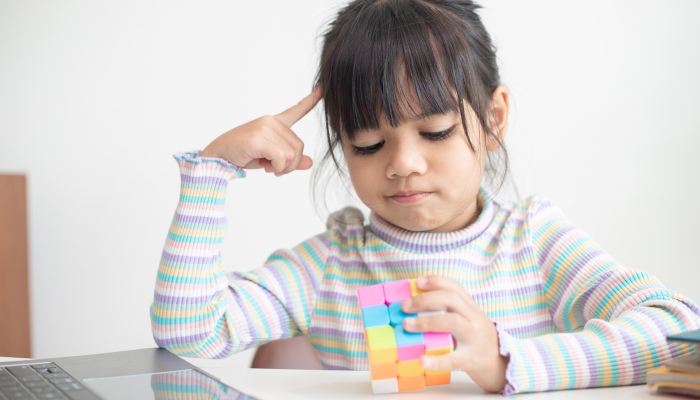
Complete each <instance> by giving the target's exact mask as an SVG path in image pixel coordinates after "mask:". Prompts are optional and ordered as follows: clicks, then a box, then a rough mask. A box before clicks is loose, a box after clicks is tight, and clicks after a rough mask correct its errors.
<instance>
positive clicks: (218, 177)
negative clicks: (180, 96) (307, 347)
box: [151, 89, 328, 358]
mask: <svg viewBox="0 0 700 400" xmlns="http://www.w3.org/2000/svg"><path fill="white" fill-rule="evenodd" d="M320 93H321V92H320V89H316V90H314V92H312V93H311V94H310V95H308V96H306V97H305V98H304V99H302V100H301V101H300V102H299V103H298V104H296V105H294V106H292V107H290V108H289V109H287V110H285V111H284V112H282V113H280V114H277V115H275V116H265V117H261V118H258V119H256V120H253V121H250V122H248V123H246V124H243V125H241V126H238V127H236V128H234V129H232V130H230V131H228V132H226V133H224V134H223V135H221V136H219V137H218V138H217V139H215V140H214V141H213V142H212V143H210V144H209V146H207V148H206V149H204V151H203V152H202V154H199V153H198V152H193V153H182V154H177V155H176V156H175V159H176V160H177V162H178V164H179V165H180V174H181V178H182V179H181V181H182V184H181V189H180V201H179V203H178V206H177V210H176V212H175V217H174V218H173V221H172V224H171V226H170V231H169V232H168V237H167V240H166V243H165V248H164V249H163V255H162V258H161V262H160V266H159V268H158V279H157V281H156V290H155V296H154V299H153V305H152V306H151V321H152V327H153V336H154V338H155V340H156V343H157V344H158V345H159V346H161V347H165V348H167V349H169V350H171V351H173V352H174V353H176V354H181V355H188V356H198V357H209V358H219V357H226V356H228V355H230V354H232V353H235V352H237V351H240V350H244V349H246V348H249V347H252V346H257V345H259V344H262V343H264V342H267V341H270V340H276V339H283V338H289V337H292V336H295V335H297V334H304V333H306V332H307V330H308V327H309V324H310V318H311V310H312V309H313V302H314V300H315V293H316V288H317V287H318V283H319V280H320V277H321V276H322V274H323V269H324V267H325V262H326V254H327V248H328V240H327V239H326V236H325V234H322V235H318V236H316V237H313V238H311V239H309V240H307V241H305V242H303V243H302V244H300V245H298V246H297V247H295V248H293V249H290V250H281V251H277V252H275V253H273V254H272V256H270V258H269V259H268V260H267V261H266V262H265V264H264V265H263V266H262V267H260V268H258V269H255V270H254V271H251V272H249V273H231V274H226V270H225V269H224V264H223V261H222V259H221V251H220V247H221V243H222V241H223V239H224V234H225V233H226V227H227V221H226V215H225V212H224V206H225V199H226V189H227V186H228V182H229V181H230V180H233V179H237V178H242V177H244V176H245V173H244V171H243V168H264V169H265V171H267V172H272V173H275V174H276V175H278V176H279V175H284V174H287V173H290V172H292V171H295V170H303V169H308V168H310V167H311V164H312V161H311V158H309V157H308V156H305V155H304V154H303V150H304V144H303V142H302V141H301V140H300V139H299V137H297V135H296V134H295V133H294V132H293V131H292V130H291V126H292V125H293V124H294V123H295V122H297V121H298V120H299V119H301V118H302V117H303V116H304V115H306V114H307V113H308V112H309V111H311V110H312V109H313V108H314V106H315V105H316V104H317V103H318V101H319V100H320Z"/></svg>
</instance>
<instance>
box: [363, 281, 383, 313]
mask: <svg viewBox="0 0 700 400" xmlns="http://www.w3.org/2000/svg"><path fill="white" fill-rule="evenodd" d="M357 298H358V299H359V300H360V307H361V308H364V307H371V306H376V305H378V304H384V288H383V287H382V284H381V283H380V284H379V285H372V286H364V287H361V288H359V289H357Z"/></svg>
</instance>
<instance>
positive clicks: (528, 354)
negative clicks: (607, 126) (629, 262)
mask: <svg viewBox="0 0 700 400" xmlns="http://www.w3.org/2000/svg"><path fill="white" fill-rule="evenodd" d="M530 210H531V211H530V215H529V217H528V220H529V222H528V224H529V230H530V236H531V240H532V244H533V249H534V252H535V255H536V257H537V258H538V261H539V265H540V269H541V273H542V280H543V283H544V292H545V297H546V299H547V302H548V303H549V309H550V312H551V313H552V317H553V320H554V323H555V324H556V326H557V327H558V328H559V331H560V332H561V333H555V334H550V335H544V336H539V337H534V338H527V339H519V338H516V337H514V336H512V335H510V334H508V333H507V332H506V330H505V329H504V328H503V327H502V326H499V325H498V324H497V330H498V334H499V341H500V351H501V354H502V355H504V356H510V362H509V364H508V367H507V370H506V378H507V380H508V383H507V385H506V387H505V389H504V394H506V395H509V394H513V393H522V392H536V391H548V390H561V389H574V388H586V387H599V386H616V385H631V384H641V383H644V382H645V379H646V372H647V371H648V370H649V369H651V368H654V367H657V366H659V365H661V364H662V363H663V362H664V361H666V360H668V359H669V358H672V357H677V356H681V355H686V354H692V353H693V352H694V349H693V348H692V346H688V345H683V344H678V343H671V342H667V341H666V336H667V335H669V334H673V333H678V332H683V331H688V330H693V329H697V328H698V327H700V308H698V306H697V305H696V304H694V303H693V302H692V301H691V300H690V299H688V298H687V297H685V296H682V295H680V294H678V293H676V292H673V291H671V290H668V289H666V288H665V287H664V286H663V285H662V284H661V282H659V280H658V279H657V278H655V277H653V276H652V275H650V274H648V273H646V272H643V271H638V270H634V269H630V268H624V267H622V266H621V265H620V264H618V263H617V262H616V261H615V260H614V259H613V258H612V257H610V256H609V255H608V254H606V253H605V252H604V251H603V250H602V249H601V248H600V246H599V245H598V244H596V243H595V242H594V241H593V240H592V239H591V238H590V237H588V236H587V235H586V233H584V232H583V231H582V230H580V229H577V228H575V227H574V226H572V225H571V224H570V223H569V222H568V221H567V220H566V219H565V218H564V216H563V214H562V213H561V211H560V210H559V209H558V208H557V207H556V206H554V205H553V204H552V203H550V202H548V201H546V200H543V199H538V198H535V199H534V200H533V201H532V203H531V205H530Z"/></svg>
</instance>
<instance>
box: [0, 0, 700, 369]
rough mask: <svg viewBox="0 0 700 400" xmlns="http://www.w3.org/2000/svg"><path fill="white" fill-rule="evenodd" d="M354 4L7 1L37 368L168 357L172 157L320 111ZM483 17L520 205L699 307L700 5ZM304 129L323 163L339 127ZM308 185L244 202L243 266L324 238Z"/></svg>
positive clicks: (2, 114) (5, 88)
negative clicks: (324, 49) (164, 345)
mask: <svg viewBox="0 0 700 400" xmlns="http://www.w3.org/2000/svg"><path fill="white" fill-rule="evenodd" d="M342 3H344V2H342V1H338V0H334V1H328V0H314V1H303V2H290V1H282V0H278V1H266V2H256V1H247V2H240V1H239V2H231V1H216V2H214V1H198V2H172V1H145V2H144V1H119V2H88V1H68V0H65V1H53V2H49V1H20V0H14V1H7V0H1V1H0V171H2V172H23V173H27V174H28V176H29V201H30V204H29V211H30V241H31V243H30V245H31V254H30V260H31V268H32V269H31V301H32V313H33V314H32V324H33V327H32V329H33V337H32V340H33V350H34V355H35V356H37V357H50V356H63V355H72V354H85V353H93V352H106V351H116V350H123V349H132V348H139V347H150V346H153V340H152V338H151V333H150V322H149V314H148V307H149V304H150V302H151V298H152V290H153V284H154V281H155V275H156V270H157V265H158V260H159V257H160V252H161V248H162V245H163V242H164V240H165V235H166V232H167V229H168V226H169V223H170V219H171V217H172V213H173V211H174V208H175V204H176V201H177V193H178V181H179V178H178V170H177V167H176V165H175V162H174V161H173V160H172V159H171V157H170V155H171V154H172V153H174V152H176V151H181V150H189V149H195V148H202V147H204V146H205V145H206V144H207V143H208V142H209V141H210V140H212V139H213V138H214V137H216V136H217V135H219V134H220V133H222V132H224V131H226V130H228V129H230V128H232V127H234V126H236V125H238V124H241V123H243V122H245V121H247V120H250V119H252V118H255V117H257V116H260V115H263V114H270V113H276V112H279V111H281V110H283V109H285V108H286V107H288V106H290V105H292V104H294V103H295V102H296V101H298V99H300V98H301V97H302V96H304V95H305V94H306V93H307V91H308V90H309V89H310V87H311V84H312V77H313V75H314V72H315V65H316V60H317V56H318V41H317V40H316V38H317V36H318V34H319V33H320V32H321V26H322V24H323V22H324V21H326V20H328V18H330V17H331V16H332V15H333V12H334V10H336V8H337V5H338V4H342ZM484 6H485V9H484V10H483V12H482V15H483V16H484V19H485V22H486V25H487V28H488V29H489V30H490V31H491V34H492V36H493V38H494V40H495V43H496V45H497V46H498V49H499V53H498V54H499V57H500V60H501V65H502V78H503V82H504V83H505V84H507V85H508V86H509V87H510V89H511V91H512V94H513V99H514V109H513V113H512V125H511V130H510V132H509V137H508V139H507V144H508V147H509V149H510V153H511V159H512V170H513V177H514V180H515V182H516V184H517V187H518V189H519V191H520V193H521V194H522V195H528V194H531V193H542V194H544V195H546V196H548V197H550V198H551V199H553V200H554V201H555V202H556V203H557V204H559V205H560V206H561V207H562V208H563V209H564V211H565V212H566V213H567V214H568V216H569V217H570V219H571V220H573V221H574V222H575V223H576V224H578V225H579V226H581V227H583V228H584V229H586V230H587V231H588V232H589V233H590V234H591V235H592V236H593V237H594V238H595V239H596V240H597V241H598V242H600V243H601V244H602V245H603V247H604V248H605V249H606V250H607V251H609V252H610V253H611V254H612V255H613V256H615V257H616V258H617V259H618V260H620V261H621V262H622V263H623V264H625V265H627V266H629V267H634V268H638V269H644V270H647V271H649V272H651V273H653V274H655V275H657V276H658V277H660V278H661V279H662V281H663V282H664V283H666V285H667V286H669V287H670V288H672V289H675V290H679V291H681V292H683V293H684V294H686V295H688V296H690V297H691V298H693V299H694V300H696V301H700V288H699V287H698V282H700V273H699V272H698V271H699V269H700V268H698V267H699V265H698V261H697V256H696V252H695V250H696V248H697V247H696V246H697V243H698V242H700V233H699V231H698V229H697V228H696V227H697V226H699V225H700V217H699V215H700V213H698V211H697V207H698V204H700V161H699V160H700V158H698V157H697V156H696V155H695V153H696V152H697V150H698V148H700V139H699V137H700V113H698V111H697V110H698V109H700V100H699V99H698V96H697V93H698V92H699V91H700V74H698V73H697V72H698V71H700V51H699V50H698V49H700V25H698V24H697V23H696V17H697V15H700V2H697V1H692V0H688V1H680V0H673V1H666V2H651V1H644V2H642V1H631V0H629V1H616V2H608V1H587V2H560V1H556V0H547V1H544V0H542V1H516V0H512V1H503V0H501V1H495V0H490V1H485V2H484ZM297 132H298V133H299V134H300V136H301V137H302V139H304V140H305V141H306V144H307V147H308V148H309V149H310V154H316V150H315V149H316V148H317V146H316V143H317V142H319V140H318V138H319V135H320V129H319V123H318V117H317V116H315V117H314V118H307V119H305V120H303V121H302V122H300V123H299V124H298V125H297ZM308 177H309V173H308V172H301V173H294V174H291V175H289V176H285V177H283V178H274V177H270V176H265V175H264V174H262V173H259V172H253V173H251V174H250V177H249V178H248V179H245V180H241V181H237V182H235V183H234V184H233V185H232V188H231V189H230V192H229V194H230V197H229V201H228V214H229V218H230V229H229V234H228V237H227V240H226V242H225V250H224V257H225V260H226V262H227V264H228V266H229V268H232V269H239V270H245V269H249V268H253V267H255V266H256V265H258V264H260V263H261V262H262V261H263V260H264V259H265V258H266V256H267V255H268V254H269V253H270V252H271V251H272V250H274V249H275V248H278V247H283V246H292V245H294V244H296V243H297V242H299V241H301V240H303V239H305V238H306V237H308V236H311V235H313V234H315V233H317V232H319V231H320V230H321V229H322V228H323V221H322V220H321V219H320V218H318V217H317V216H316V213H315V211H314V209H313V206H312V205H311V203H310V201H309V196H308V193H309V191H308ZM694 228H695V229H694ZM249 358H250V354H243V355H241V356H237V357H234V359H233V360H230V361H229V362H230V363H232V364H235V365H245V364H247V363H248V361H249Z"/></svg>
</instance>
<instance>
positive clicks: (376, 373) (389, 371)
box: [369, 362, 398, 381]
mask: <svg viewBox="0 0 700 400" xmlns="http://www.w3.org/2000/svg"><path fill="white" fill-rule="evenodd" d="M369 370H370V372H371V373H372V380H373V381H376V380H379V379H389V378H396V377H397V376H398V366H397V365H396V363H395V362H394V363H389V364H380V365H370V367H369Z"/></svg>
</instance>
